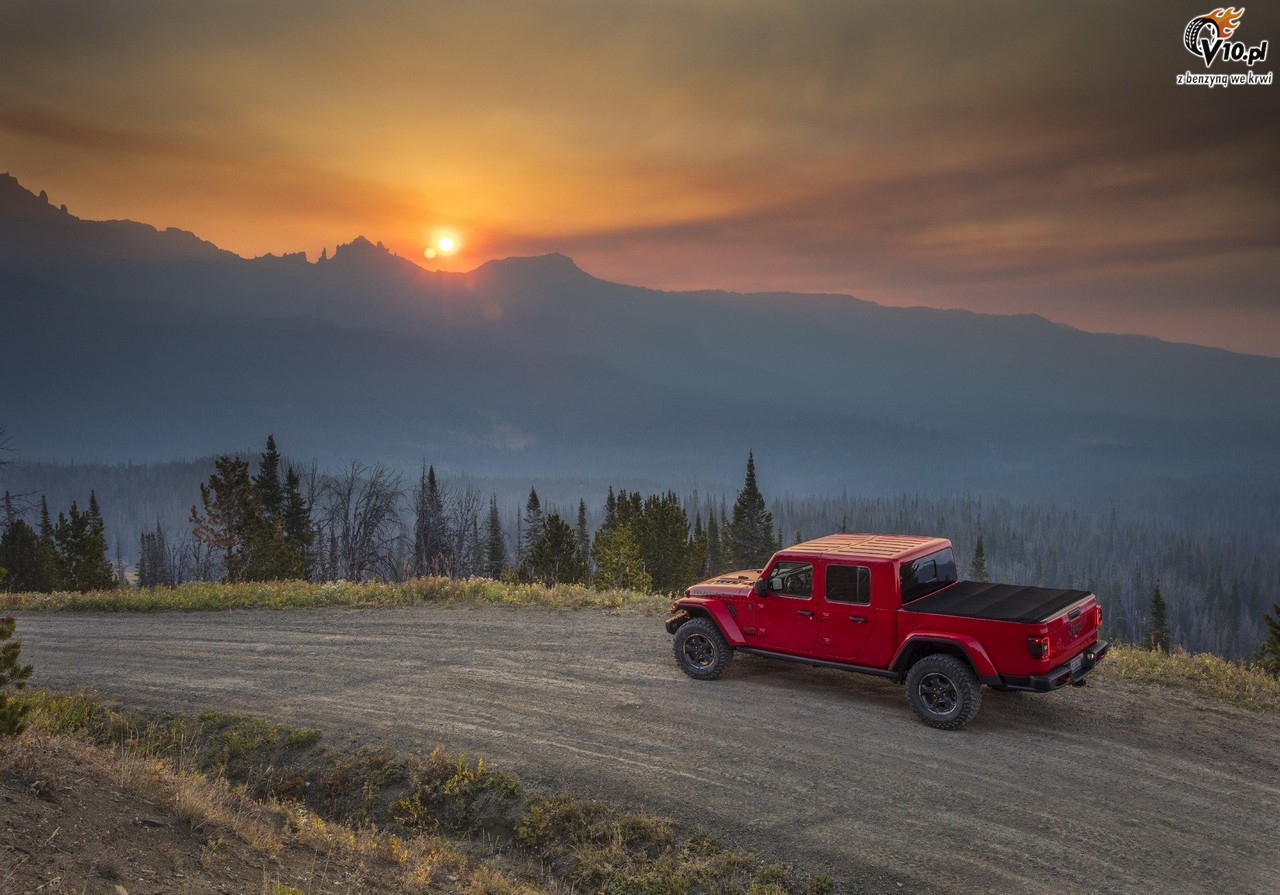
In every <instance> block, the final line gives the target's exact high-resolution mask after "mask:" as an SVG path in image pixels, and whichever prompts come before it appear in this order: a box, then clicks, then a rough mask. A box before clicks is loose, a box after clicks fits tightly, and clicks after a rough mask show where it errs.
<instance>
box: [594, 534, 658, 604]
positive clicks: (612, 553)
mask: <svg viewBox="0 0 1280 895" xmlns="http://www.w3.org/2000/svg"><path fill="white" fill-rule="evenodd" d="M591 558H592V559H593V560H594V561H595V564H596V578H595V583H596V587H602V588H609V587H618V588H625V589H627V590H638V591H648V590H651V589H652V587H653V579H652V578H650V577H649V573H648V572H646V571H645V568H644V560H643V559H642V558H641V556H640V547H639V545H637V544H636V541H635V538H634V537H633V536H632V534H631V528H630V526H627V525H617V524H615V525H614V526H613V527H612V528H609V529H605V528H601V529H600V530H599V531H598V532H596V540H595V543H594V544H592V545H591Z"/></svg>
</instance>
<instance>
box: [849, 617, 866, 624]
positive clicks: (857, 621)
mask: <svg viewBox="0 0 1280 895" xmlns="http://www.w3.org/2000/svg"><path fill="white" fill-rule="evenodd" d="M849 621H851V622H854V623H855V624H859V625H865V624H866V623H867V617H866V616H865V615H851V616H849Z"/></svg>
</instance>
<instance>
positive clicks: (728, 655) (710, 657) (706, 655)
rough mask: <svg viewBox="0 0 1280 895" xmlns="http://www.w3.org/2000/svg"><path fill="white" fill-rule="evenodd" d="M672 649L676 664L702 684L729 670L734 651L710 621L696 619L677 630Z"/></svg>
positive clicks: (707, 619)
mask: <svg viewBox="0 0 1280 895" xmlns="http://www.w3.org/2000/svg"><path fill="white" fill-rule="evenodd" d="M672 648H673V649H674V650H675V654H676V664H678V665H679V666H680V667H681V668H682V669H683V670H684V673H685V674H687V675H689V677H696V678H697V679H698V680H700V681H710V680H715V679H716V678H718V677H719V676H720V675H721V674H723V673H724V670H725V669H726V668H728V667H729V660H730V659H732V658H733V650H732V649H730V647H729V644H728V643H726V642H725V639H724V635H723V634H721V633H720V629H719V628H717V627H716V625H715V622H713V621H711V619H709V618H695V619H691V620H690V621H687V622H685V623H684V624H683V625H681V626H680V627H678V628H676V635H675V641H674V642H673V643H672Z"/></svg>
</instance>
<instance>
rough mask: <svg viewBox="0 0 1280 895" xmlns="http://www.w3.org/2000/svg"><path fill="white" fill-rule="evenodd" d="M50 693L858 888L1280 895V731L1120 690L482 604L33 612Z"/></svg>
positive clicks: (32, 640)
mask: <svg viewBox="0 0 1280 895" xmlns="http://www.w3.org/2000/svg"><path fill="white" fill-rule="evenodd" d="M18 636H19V637H20V639H21V640H22V643H23V658H24V659H27V660H29V661H31V662H33V663H34V664H35V666H36V675H35V677H34V678H33V681H32V683H33V684H34V685H38V686H45V687H53V688H69V687H81V686H82V687H90V688H95V689H97V690H98V691H99V692H101V693H102V694H104V695H107V696H111V697H116V698H118V699H119V700H120V701H121V702H122V703H124V704H126V705H130V706H136V707H144V708H156V709H165V710H174V711H198V710H201V709H206V708H217V709H225V710H239V711H245V712H254V713H261V714H266V715H271V716H274V717H277V718H280V719H282V720H287V721H290V722H293V723H296V724H305V725H309V726H314V727H318V728H320V729H322V730H324V731H326V733H327V734H328V739H329V741H330V742H331V743H336V744H340V743H342V742H343V741H344V740H345V738H346V737H348V736H350V735H357V736H358V737H359V738H360V739H361V740H362V741H364V742H387V743H391V744H393V745H395V746H397V747H399V748H402V749H409V750H420V751H427V750H429V749H431V748H432V747H433V746H434V745H435V744H437V743H442V744H444V746H445V747H446V748H448V749H450V750H453V751H467V752H469V753H471V754H474V755H481V756H484V757H485V758H486V760H490V761H494V762H496V763H498V764H499V765H500V766H503V767H506V768H508V769H510V770H514V771H516V772H517V773H518V774H520V776H521V777H522V778H524V779H525V781H526V782H527V783H529V784H531V785H534V786H536V787H541V788H547V789H564V790H568V791H570V792H572V793H574V794H575V795H578V796H581V797H598V798H603V799H606V800H608V801H610V802H612V803H614V804H616V805H619V806H620V807H627V808H633V809H635V808H643V809H647V810H650V811H654V812H657V813H661V814H666V815H668V816H672V817H674V818H676V819H677V820H678V821H680V822H681V823H682V825H684V827H685V829H686V830H693V829H696V828H702V829H705V830H707V831H709V832H711V833H712V834H713V835H716V836H717V837H718V838H719V839H720V840H721V841H722V842H724V843H725V844H726V845H730V846H733V847H736V848H742V849H745V850H748V851H752V852H754V853H756V854H758V855H761V856H769V857H771V858H777V859H782V860H786V861H789V862H792V863H794V864H795V865H797V867H799V868H801V869H803V870H806V871H808V872H812V873H827V874H830V875H831V876H832V877H834V878H835V879H836V880H837V881H838V882H839V884H840V889H841V891H843V892H853V891H863V892H871V893H882V892H891V893H898V892H901V893H989V892H1008V893H1046V895H1048V893H1052V895H1063V893H1073V892H1082V893H1083V892H1096V893H1110V892H1142V893H1151V892H1157V893H1162V895H1166V893H1184V892H1185V893H1204V892H1232V893H1257V895H1275V893H1277V892H1280V857H1278V855H1280V851H1278V849H1277V846H1278V845H1280V718H1277V716H1274V715H1260V714H1256V713H1252V712H1248V711H1245V710H1243V709H1236V708H1233V707H1230V706H1225V705H1221V704H1218V703H1215V702H1212V701H1209V700H1205V699H1201V698H1198V697H1194V696H1190V695H1185V694H1181V693H1175V692H1172V691H1165V690H1163V689H1161V688H1153V687H1147V686H1139V685H1132V684H1126V683H1123V682H1120V681H1116V680H1110V679H1107V678H1106V677H1105V675H1102V676H1100V677H1095V679H1094V680H1093V683H1092V685H1091V686H1090V687H1088V688H1086V689H1084V690H1075V689H1071V688H1068V689H1067V690H1064V691H1059V692H1057V693H1052V694H1048V695H1043V696H1041V695H1030V694H1006V693H997V692H993V691H990V690H984V691H983V696H984V699H983V706H982V711H981V712H980V714H979V716H978V718H977V720H976V721H974V723H973V724H971V725H970V726H969V727H968V728H966V729H965V730H963V731H960V732H958V733H943V732H939V731H935V730H932V729H931V728H928V727H926V726H924V725H923V724H921V723H920V722H919V721H917V720H916V718H915V716H914V715H913V714H912V712H911V710H910V709H909V708H908V707H907V704H906V700H905V698H904V696H903V693H902V689H901V687H899V686H896V685H893V684H890V683H888V682H887V681H884V680H881V679H877V678H869V677H864V676H861V675H852V674H847V673H843V672H837V671H829V670H817V669H810V668H805V667H801V666H798V665H791V664H788V663H780V662H776V661H770V660H767V659H760V658H756V657H752V656H738V657H736V658H735V659H734V661H733V664H732V665H731V667H730V668H729V670H728V672H727V673H726V675H725V677H724V678H723V679H721V680H719V681H716V682H712V683H703V682H698V681H694V680H691V679H689V678H687V677H686V676H685V675H684V674H682V673H681V672H680V671H679V670H678V669H677V668H676V666H675V664H674V662H673V660H672V657H671V648H670V638H669V637H668V636H667V634H666V632H665V631H663V629H662V623H661V620H660V619H658V618H654V617H652V616H641V615H633V614H624V613H607V612H600V611H552V610H545V609H526V608H519V609H513V608H505V607H483V608H444V607H419V608H413V609H402V610H390V609H380V610H363V611H357V610H341V609H326V610H313V611H290V612H274V611H265V610H262V611H235V612H222V613H164V614H152V615H142V614H119V615H105V614H91V615H76V614H30V613H29V614H19V624H18Z"/></svg>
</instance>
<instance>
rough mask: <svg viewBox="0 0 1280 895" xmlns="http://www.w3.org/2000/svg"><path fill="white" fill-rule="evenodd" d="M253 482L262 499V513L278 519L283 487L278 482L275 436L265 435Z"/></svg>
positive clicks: (278, 472) (282, 506)
mask: <svg viewBox="0 0 1280 895" xmlns="http://www.w3.org/2000/svg"><path fill="white" fill-rule="evenodd" d="M253 484H254V485H255V486H256V487H257V489H258V497H259V499H260V500H261V501H262V514H263V515H264V516H266V517H267V518H268V519H279V518H280V515H281V514H282V513H283V512H284V488H283V487H282V486H281V484H280V452H279V451H277V450H276V437H275V436H274V435H268V436H267V449H266V450H265V451H263V452H262V454H261V455H260V457H259V459H258V474H257V475H256V476H254V479H253Z"/></svg>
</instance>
